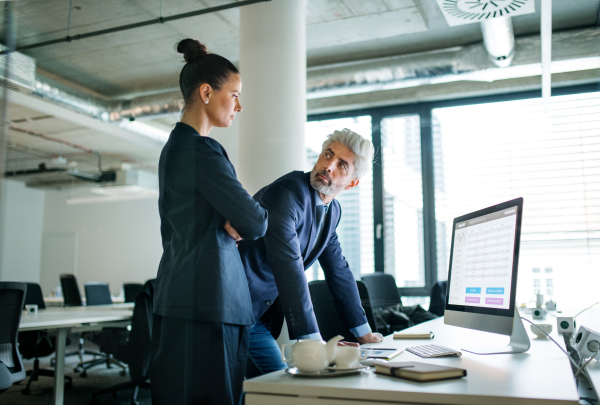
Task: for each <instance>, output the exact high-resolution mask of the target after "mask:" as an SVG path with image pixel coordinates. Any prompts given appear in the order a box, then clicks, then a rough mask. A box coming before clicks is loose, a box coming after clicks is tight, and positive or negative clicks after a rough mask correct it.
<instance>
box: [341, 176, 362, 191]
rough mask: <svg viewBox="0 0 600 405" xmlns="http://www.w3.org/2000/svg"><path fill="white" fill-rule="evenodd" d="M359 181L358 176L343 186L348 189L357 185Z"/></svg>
mask: <svg viewBox="0 0 600 405" xmlns="http://www.w3.org/2000/svg"><path fill="white" fill-rule="evenodd" d="M359 182H360V181H359V180H358V177H355V178H353V179H352V181H351V182H350V183H348V185H347V186H346V187H344V190H350V189H351V188H354V187H356V186H358V183H359Z"/></svg>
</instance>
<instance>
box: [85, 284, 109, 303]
mask: <svg viewBox="0 0 600 405" xmlns="http://www.w3.org/2000/svg"><path fill="white" fill-rule="evenodd" d="M83 288H84V290H85V302H86V304H87V305H111V304H112V303H113V302H112V297H111V296H110V288H108V284H106V283H93V282H92V283H85V284H84V286H83Z"/></svg>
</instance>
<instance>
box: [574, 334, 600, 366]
mask: <svg viewBox="0 0 600 405" xmlns="http://www.w3.org/2000/svg"><path fill="white" fill-rule="evenodd" d="M573 349H575V350H577V353H579V356H580V357H581V358H582V359H587V358H590V357H592V356H594V355H595V354H596V352H598V350H600V333H598V332H595V331H593V330H591V329H590V328H587V327H585V326H580V327H579V329H578V330H577V334H576V335H575V344H574V345H573Z"/></svg>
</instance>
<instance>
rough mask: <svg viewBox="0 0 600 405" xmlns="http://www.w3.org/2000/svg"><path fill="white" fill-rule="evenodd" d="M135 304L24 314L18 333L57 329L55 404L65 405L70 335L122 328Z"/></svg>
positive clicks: (60, 309) (57, 309)
mask: <svg viewBox="0 0 600 405" xmlns="http://www.w3.org/2000/svg"><path fill="white" fill-rule="evenodd" d="M132 308H133V304H115V305H102V306H90V307H67V308H48V309H45V310H40V311H39V312H38V314H37V315H27V314H26V313H25V312H23V316H21V323H20V324H19V331H27V330H40V329H47V330H56V368H55V375H54V404H55V405H62V404H63V403H64V384H65V348H66V344H67V332H68V331H69V330H71V329H76V330H78V331H85V330H94V329H101V328H102V327H108V326H123V325H124V323H125V324H126V323H127V322H128V321H129V320H130V319H131V316H132V314H133V312H132Z"/></svg>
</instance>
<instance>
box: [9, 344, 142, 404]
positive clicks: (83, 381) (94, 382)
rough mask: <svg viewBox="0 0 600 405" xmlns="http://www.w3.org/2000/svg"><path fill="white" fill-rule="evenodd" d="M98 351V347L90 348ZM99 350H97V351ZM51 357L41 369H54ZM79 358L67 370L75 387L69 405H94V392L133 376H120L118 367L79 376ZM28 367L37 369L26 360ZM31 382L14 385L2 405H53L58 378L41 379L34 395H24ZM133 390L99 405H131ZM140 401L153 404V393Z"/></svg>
mask: <svg viewBox="0 0 600 405" xmlns="http://www.w3.org/2000/svg"><path fill="white" fill-rule="evenodd" d="M71 341H72V342H76V339H74V338H71ZM90 348H94V347H90ZM75 349H76V346H73V345H71V346H70V347H68V348H67V352H69V351H73V350H75ZM94 349H95V348H94ZM52 357H53V356H49V357H46V358H43V359H41V360H40V368H50V358H52ZM87 357H89V359H91V358H92V357H91V356H86V360H89V359H88V358H87ZM78 361H79V358H78V357H76V356H70V357H67V358H66V361H65V369H66V370H67V375H69V376H71V377H73V388H72V389H68V390H66V391H65V405H82V404H85V405H87V404H90V403H91V398H92V393H94V392H96V391H99V390H101V389H104V388H108V387H112V386H113V385H116V384H120V383H124V382H127V381H129V374H127V376H125V377H122V376H120V375H119V371H120V370H121V369H120V368H118V367H113V368H110V369H107V368H106V366H105V365H101V366H96V367H93V368H91V369H90V370H88V373H87V377H85V378H82V377H80V376H79V374H77V373H73V368H74V367H75V366H76V365H77V363H78ZM24 365H25V368H26V369H27V370H30V369H32V368H33V361H32V360H24ZM28 379H29V377H27V379H25V380H23V381H22V382H21V383H19V384H15V385H13V386H12V387H11V388H10V389H9V390H8V391H6V392H4V393H3V394H0V403H1V404H2V405H16V404H19V405H24V404H27V405H42V404H43V405H47V404H49V403H52V398H53V393H52V387H53V384H54V379H53V378H50V377H40V378H39V379H38V381H35V382H33V383H32V384H31V394H29V395H23V394H22V393H21V389H22V388H23V387H24V386H25V385H26V384H27V380H28ZM131 394H132V390H124V391H120V392H119V393H118V394H117V397H116V398H114V397H113V396H112V395H111V394H106V395H103V396H101V397H98V400H99V401H98V404H99V405H129V404H130V403H131ZM138 401H139V403H140V405H150V404H151V403H152V401H151V399H150V391H149V390H144V389H142V390H140V393H139V395H138Z"/></svg>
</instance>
